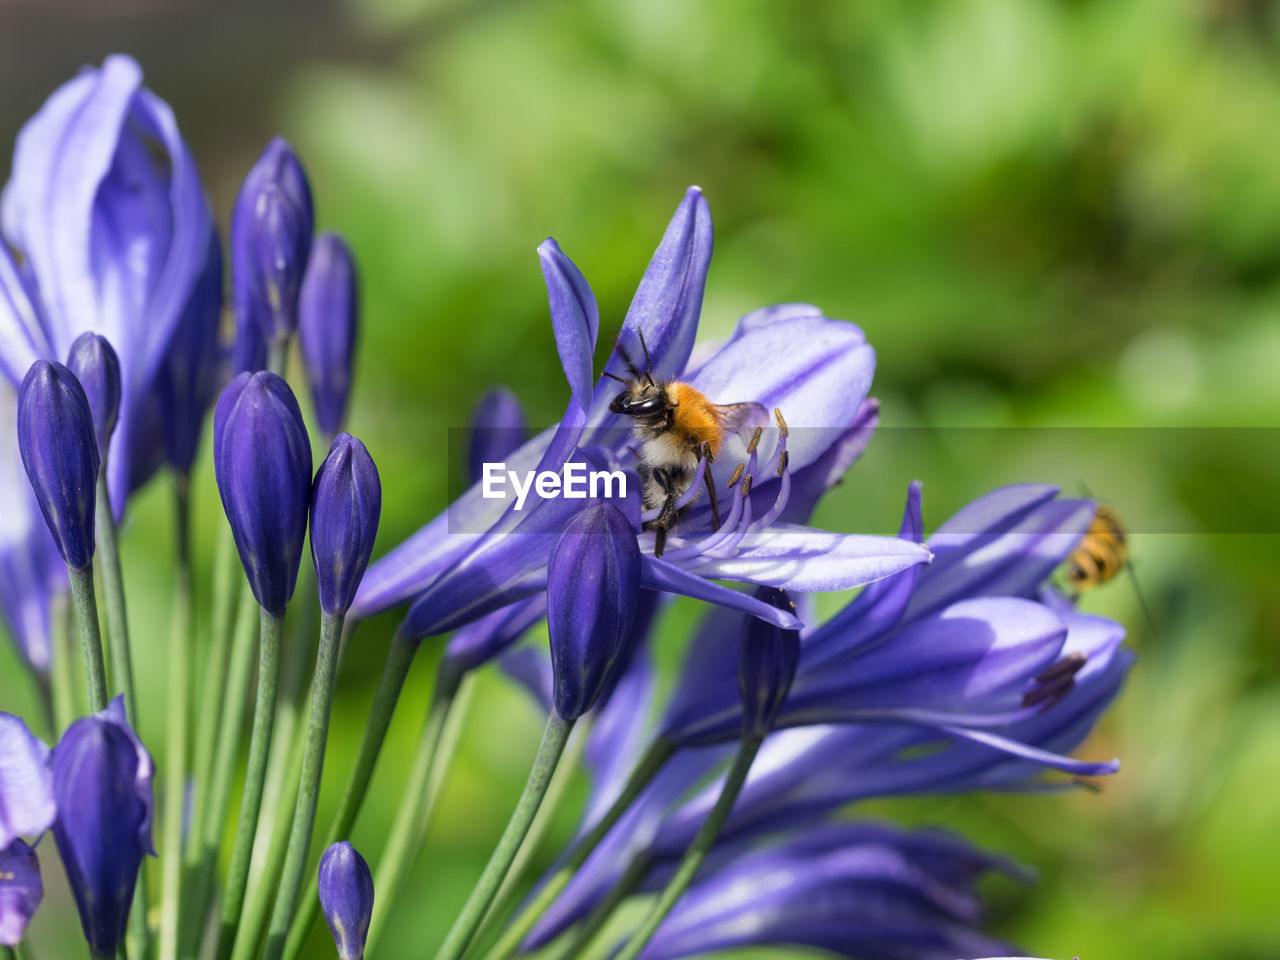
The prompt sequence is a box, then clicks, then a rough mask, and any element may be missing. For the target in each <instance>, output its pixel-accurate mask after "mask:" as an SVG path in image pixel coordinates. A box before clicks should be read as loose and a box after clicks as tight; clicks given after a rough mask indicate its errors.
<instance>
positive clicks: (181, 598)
mask: <svg viewBox="0 0 1280 960" xmlns="http://www.w3.org/2000/svg"><path fill="white" fill-rule="evenodd" d="M174 550H175V556H174V585H173V587H174V595H173V619H172V623H171V626H170V632H169V697H170V700H169V704H168V711H167V712H168V727H169V729H168V740H167V755H166V760H165V764H166V770H165V778H164V794H165V813H164V816H165V820H164V845H163V850H164V859H163V861H161V863H162V867H163V870H164V874H163V893H162V895H161V900H160V960H176V958H177V956H178V932H179V923H180V919H181V902H182V901H181V897H182V813H183V809H182V808H183V797H184V795H185V793H186V766H187V718H188V705H187V700H188V698H189V696H190V690H191V677H190V673H191V665H190V656H191V604H192V599H191V490H190V486H189V484H188V480H187V477H186V476H185V475H183V474H175V475H174ZM138 952H139V953H141V954H142V955H143V956H145V955H146V950H145V949H144V948H143V947H141V946H139V947H138Z"/></svg>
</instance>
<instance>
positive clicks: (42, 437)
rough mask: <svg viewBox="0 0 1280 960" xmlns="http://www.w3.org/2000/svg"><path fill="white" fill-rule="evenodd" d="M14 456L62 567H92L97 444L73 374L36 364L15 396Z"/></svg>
mask: <svg viewBox="0 0 1280 960" xmlns="http://www.w3.org/2000/svg"><path fill="white" fill-rule="evenodd" d="M18 450H19V451H20V452H21V454H22V465H23V467H25V468H26V471H27V479H29V480H30V481H31V489H32V490H34V491H35V494H36V502H37V503H39V504H40V512H41V513H42V514H44V520H45V523H46V524H48V526H49V532H50V533H52V534H53V540H54V543H55V544H57V547H58V552H59V553H60V554H61V555H62V559H63V560H65V561H66V562H67V565H68V566H69V567H71V568H73V569H75V570H84V569H85V568H87V567H88V566H89V564H91V563H92V562H93V549H94V529H93V521H94V503H95V500H94V498H95V495H96V488H97V483H98V464H99V461H98V441H97V439H96V437H95V435H94V424H93V414H92V413H91V412H90V410H89V401H88V399H87V398H86V397H85V395H84V390H83V389H82V388H81V386H80V381H79V380H77V379H76V377H75V374H73V373H72V372H71V371H70V370H68V369H67V368H66V367H64V366H63V365H62V364H60V363H57V362H51V361H49V360H37V361H36V362H35V363H33V364H32V365H31V369H30V370H28V371H27V375H26V377H25V378H24V379H23V381H22V386H21V387H20V388H19V390H18Z"/></svg>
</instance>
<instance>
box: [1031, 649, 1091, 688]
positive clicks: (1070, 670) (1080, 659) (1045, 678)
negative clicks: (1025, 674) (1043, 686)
mask: <svg viewBox="0 0 1280 960" xmlns="http://www.w3.org/2000/svg"><path fill="white" fill-rule="evenodd" d="M1085 661H1086V657H1085V655H1084V654H1083V653H1078V652H1077V653H1069V654H1067V655H1066V656H1065V657H1063V658H1062V659H1061V660H1059V661H1058V662H1057V663H1055V664H1053V665H1052V666H1050V667H1048V668H1046V669H1044V670H1042V671H1040V673H1038V674H1036V683H1048V682H1049V681H1050V680H1056V679H1057V678H1058V677H1061V676H1063V675H1066V676H1072V677H1073V676H1075V675H1076V674H1077V673H1079V672H1080V668H1081V667H1083V666H1084V665H1085Z"/></svg>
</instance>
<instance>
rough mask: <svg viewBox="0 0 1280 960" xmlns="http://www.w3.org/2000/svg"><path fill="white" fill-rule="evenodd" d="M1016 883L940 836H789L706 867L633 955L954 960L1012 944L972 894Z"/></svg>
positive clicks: (837, 829)
mask: <svg viewBox="0 0 1280 960" xmlns="http://www.w3.org/2000/svg"><path fill="white" fill-rule="evenodd" d="M993 872H994V873H1004V874H1006V875H1009V876H1012V877H1014V878H1017V879H1023V878H1024V877H1025V874H1024V872H1023V871H1021V870H1020V869H1019V868H1017V867H1016V866H1014V865H1013V864H1012V863H1010V862H1009V861H1008V860H1007V859H1006V858H1003V857H999V856H993V855H990V854H986V853H983V852H981V851H979V850H976V849H974V848H973V847H971V846H969V845H968V844H967V843H965V842H964V841H963V840H961V839H959V838H958V837H955V836H953V835H951V834H948V833H944V832H942V831H930V830H919V831H905V830H899V829H896V828H893V827H889V826H887V825H881V824H877V823H866V822H852V823H839V824H828V825H825V826H821V827H817V828H815V829H812V830H807V831H803V832H799V833H796V834H793V835H791V836H789V837H787V838H786V839H784V840H783V841H781V842H780V843H775V844H770V845H768V846H766V847H764V848H763V849H759V850H753V851H750V852H748V853H746V854H743V855H742V856H739V857H736V858H734V859H732V860H728V861H725V862H724V863H723V864H722V865H720V866H719V869H717V868H716V865H715V864H711V863H709V864H708V865H707V868H706V869H704V871H703V872H702V873H701V874H700V875H699V878H698V880H697V882H696V883H695V884H694V886H693V887H692V888H690V890H689V891H688V892H687V893H686V894H685V896H684V897H682V898H681V899H680V901H679V902H678V903H677V904H676V907H675V909H674V910H673V911H672V912H671V914H670V915H669V916H668V917H667V918H666V920H665V921H664V922H663V924H662V926H661V927H659V928H658V932H657V933H656V934H655V936H654V938H653V940H651V941H650V943H649V946H648V947H647V948H646V949H645V951H644V952H643V953H642V954H641V955H640V956H641V957H642V958H644V960H676V958H678V957H689V956H700V955H702V954H706V953H712V952H714V951H717V950H728V949H732V948H735V947H741V946H754V945H770V946H784V945H785V946H797V947H809V948H812V949H816V950H823V951H829V952H831V953H833V954H836V955H839V956H845V957H857V958H858V960H908V958H909V960H955V958H956V957H972V956H976V955H979V954H985V953H991V952H993V951H1002V952H1003V951H1006V950H1008V949H1009V945H1008V944H1006V943H1003V942H1001V941H1000V940H997V939H996V938H994V937H990V936H988V935H986V934H984V933H982V932H981V931H980V929H979V924H980V922H981V920H982V904H981V899H980V897H979V895H978V889H977V883H978V881H979V880H980V879H981V878H982V876H983V875H984V874H988V873H993Z"/></svg>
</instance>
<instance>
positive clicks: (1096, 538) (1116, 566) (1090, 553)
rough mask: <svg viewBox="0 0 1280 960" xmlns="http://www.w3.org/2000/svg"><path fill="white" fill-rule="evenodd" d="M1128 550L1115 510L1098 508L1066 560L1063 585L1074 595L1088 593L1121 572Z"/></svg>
mask: <svg viewBox="0 0 1280 960" xmlns="http://www.w3.org/2000/svg"><path fill="white" fill-rule="evenodd" d="M1128 556H1129V548H1128V540H1127V536H1126V534H1125V529H1124V526H1123V525H1122V524H1121V523H1120V517H1119V516H1118V515H1117V514H1116V512H1115V510H1113V509H1111V507H1109V506H1107V505H1106V504H1105V503H1100V504H1098V512H1097V513H1095V514H1094V515H1093V520H1092V521H1090V523H1089V529H1088V530H1086V531H1085V534H1084V539H1083V540H1081V541H1080V545H1079V546H1078V547H1076V549H1075V551H1074V552H1073V553H1072V554H1071V556H1070V557H1068V558H1067V564H1066V575H1067V582H1068V583H1069V584H1070V585H1071V589H1072V590H1074V591H1075V592H1076V593H1084V592H1085V591H1087V590H1092V589H1093V588H1094V587H1096V586H1098V585H1099V584H1103V583H1106V582H1107V581H1109V580H1112V579H1114V578H1115V576H1116V574H1118V573H1119V572H1120V571H1121V570H1123V569H1124V566H1125V563H1126V562H1127V560H1128Z"/></svg>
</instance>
